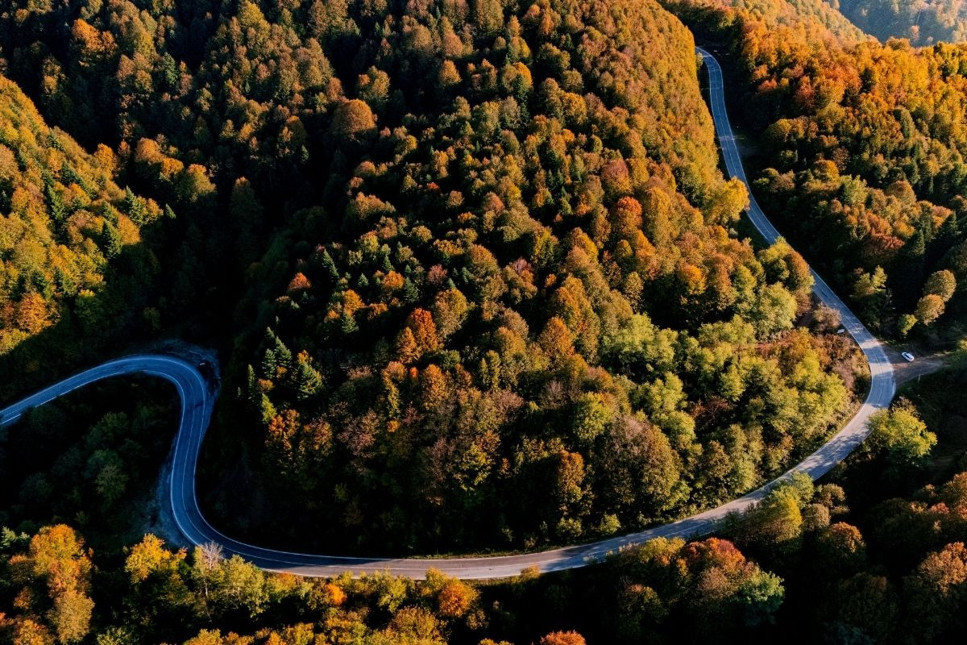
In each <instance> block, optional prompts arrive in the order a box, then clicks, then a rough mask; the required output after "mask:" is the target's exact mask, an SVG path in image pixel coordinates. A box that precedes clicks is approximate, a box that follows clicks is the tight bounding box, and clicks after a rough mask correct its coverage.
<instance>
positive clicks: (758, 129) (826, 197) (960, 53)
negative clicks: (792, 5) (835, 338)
mask: <svg viewBox="0 0 967 645" xmlns="http://www.w3.org/2000/svg"><path fill="white" fill-rule="evenodd" d="M669 4H670V5H672V4H673V6H674V7H675V9H676V11H678V12H679V13H680V15H682V16H684V17H685V19H686V21H687V22H689V23H690V24H694V25H695V26H696V28H698V29H700V30H702V31H703V33H707V34H709V35H710V37H711V35H712V33H714V34H715V36H714V37H715V38H720V39H725V40H726V41H728V42H729V43H730V48H731V51H732V52H733V56H734V58H733V60H734V67H733V71H734V73H735V76H734V78H736V80H740V81H741V84H742V85H744V86H745V87H747V88H749V89H748V91H747V92H746V94H745V95H744V96H743V97H742V99H741V101H742V103H743V105H744V107H745V108H746V109H745V110H743V112H742V115H743V116H744V117H745V123H746V125H747V126H748V127H749V128H750V129H751V131H752V132H754V133H756V136H757V138H758V140H760V141H761V146H760V148H759V150H758V152H759V153H760V163H761V165H762V166H763V167H764V171H763V172H762V173H761V175H760V178H759V179H758V180H757V182H756V190H757V191H759V192H760V194H761V201H762V202H763V205H764V206H765V207H766V209H767V210H768V211H769V212H771V213H775V214H776V216H777V217H778V218H779V219H780V221H782V222H783V226H782V227H781V228H783V229H784V230H786V231H788V232H789V234H790V237H791V238H792V239H794V241H795V243H796V246H797V248H799V249H800V250H802V252H803V253H804V254H805V255H806V256H807V257H809V258H811V259H813V261H815V262H816V263H817V264H818V265H819V266H820V267H822V268H823V269H824V271H825V272H826V273H827V274H828V275H829V276H830V277H832V278H833V279H834V281H835V282H836V283H838V284H839V285H840V287H841V289H842V290H843V291H844V292H846V293H849V294H852V298H853V302H854V303H855V304H856V306H857V307H858V309H859V312H860V313H861V315H862V316H863V317H864V318H865V320H866V321H867V322H868V323H869V324H871V325H872V327H873V328H874V329H876V330H878V331H879V332H880V333H883V334H887V335H896V336H900V337H902V336H906V335H908V334H911V333H912V334H914V335H919V336H921V337H924V336H929V335H930V332H931V330H932V329H934V328H936V327H938V326H939V327H941V328H943V329H946V330H948V331H950V330H954V332H953V333H954V334H956V333H957V332H956V329H959V328H960V327H959V326H960V321H961V320H962V318H963V311H964V310H963V307H964V304H963V298H962V297H961V296H960V295H958V294H959V293H960V290H959V289H958V283H960V284H962V283H963V282H964V280H967V273H965V265H964V261H963V259H964V257H965V248H967V247H965V246H964V232H963V231H962V226H961V225H960V224H959V223H958V222H959V221H960V220H962V219H963V217H964V210H965V204H967V203H965V202H964V198H963V194H964V193H965V190H967V166H965V163H964V153H965V152H967V138H965V130H964V124H965V123H967V114H965V107H964V106H965V105H967V101H965V98H967V84H965V82H964V77H963V72H964V70H965V69H967V65H965V63H967V51H965V50H964V49H963V48H961V47H955V46H952V45H938V46H936V47H933V48H929V49H923V50H915V49H912V48H910V47H909V46H908V45H906V44H904V43H901V42H894V43H891V44H889V45H881V44H879V43H877V42H874V41H861V42H854V41H851V40H844V39H842V38H838V37H836V36H835V35H834V34H832V33H831V32H828V31H826V33H825V36H824V37H821V36H822V31H823V29H822V28H821V27H819V26H818V25H817V23H816V22H815V21H814V20H811V19H809V18H806V17H803V18H802V21H801V23H802V24H801V25H800V26H786V25H783V24H780V23H778V22H776V21H769V20H766V19H763V18H761V17H760V16H759V13H758V12H750V11H748V10H745V9H735V8H731V6H729V3H720V2H713V1H711V0H686V1H685V2H675V3H669ZM816 33H819V34H820V36H816V35H810V34H816ZM945 312H946V315H945ZM938 319H939V320H938Z"/></svg>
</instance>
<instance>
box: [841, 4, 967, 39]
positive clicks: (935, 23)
mask: <svg viewBox="0 0 967 645" xmlns="http://www.w3.org/2000/svg"><path fill="white" fill-rule="evenodd" d="M826 2H828V3H829V4H830V6H832V7H834V8H836V9H838V10H839V11H840V12H842V13H843V15H845V16H846V17H847V18H849V19H850V20H851V21H852V22H853V24H855V25H856V26H857V27H859V28H860V29H862V30H863V31H865V32H866V33H868V34H872V35H873V36H876V37H877V38H879V39H880V40H881V41H883V42H886V41H887V40H889V39H890V38H907V39H909V41H910V44H912V45H915V46H922V45H934V44H936V43H940V42H953V43H961V42H964V41H965V40H967V4H965V3H964V2H963V0H916V1H915V2H898V1H897V0H826Z"/></svg>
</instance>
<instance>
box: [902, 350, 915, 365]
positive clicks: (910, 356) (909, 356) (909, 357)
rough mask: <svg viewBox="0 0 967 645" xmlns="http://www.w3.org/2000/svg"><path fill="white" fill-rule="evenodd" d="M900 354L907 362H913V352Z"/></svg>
mask: <svg viewBox="0 0 967 645" xmlns="http://www.w3.org/2000/svg"><path fill="white" fill-rule="evenodd" d="M900 356H902V357H903V358H905V359H906V361H907V362H908V363H912V362H913V354H911V353H910V352H903V353H902V354H900Z"/></svg>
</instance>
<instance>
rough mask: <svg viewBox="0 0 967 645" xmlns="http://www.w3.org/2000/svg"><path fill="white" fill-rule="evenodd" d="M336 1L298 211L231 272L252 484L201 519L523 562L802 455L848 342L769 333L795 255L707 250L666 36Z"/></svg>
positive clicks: (242, 482) (703, 119)
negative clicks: (318, 179) (332, 79)
mask: <svg viewBox="0 0 967 645" xmlns="http://www.w3.org/2000/svg"><path fill="white" fill-rule="evenodd" d="M488 6H489V5H488ZM361 9H362V7H361V6H356V5H350V9H349V12H350V15H351V16H352V17H353V21H354V22H357V23H359V25H360V31H359V33H360V34H361V35H360V36H359V38H360V41H359V47H358V49H359V51H360V53H358V54H356V55H355V57H354V59H353V61H352V64H353V65H354V66H355V69H356V70H358V72H359V75H358V77H357V80H356V81H355V88H354V90H353V91H352V92H350V93H349V94H348V96H347V97H345V98H338V99H335V100H334V101H333V103H332V104H331V105H330V106H329V108H328V109H329V110H330V114H331V119H330V120H329V121H328V124H327V126H326V128H325V131H324V132H323V133H322V134H321V135H320V136H321V137H322V138H323V140H324V141H326V142H328V143H329V146H330V147H331V148H333V149H334V150H335V153H334V155H333V158H332V161H331V165H330V166H329V174H328V175H327V184H326V186H327V188H326V191H325V195H326V196H327V197H328V199H327V200H326V201H325V202H324V204H325V205H324V206H322V207H312V208H308V209H304V210H300V211H297V212H296V213H295V215H294V217H293V223H292V225H290V226H288V227H287V229H286V231H285V232H284V233H283V234H282V235H281V236H280V238H279V239H278V241H277V243H276V244H274V245H273V248H272V249H270V251H269V253H268V254H267V256H266V257H265V259H264V260H263V261H261V262H260V263H259V264H258V265H257V266H256V267H254V268H253V274H254V275H255V276H256V279H255V288H254V289H253V290H252V291H251V292H250V300H249V302H250V303H252V306H251V308H250V309H249V310H248V311H251V312H253V313H254V312H256V311H258V315H259V320H260V321H263V322H264V325H265V326H264V328H263V329H261V330H259V331H258V334H257V335H254V336H252V337H251V340H247V341H246V342H248V343H251V345H250V346H251V347H252V349H253V350H254V351H252V352H251V354H249V358H247V359H245V363H246V364H247V365H245V366H244V367H242V370H240V372H241V374H239V376H240V377H241V378H240V379H239V381H238V386H239V392H240V395H241V396H240V400H239V403H240V404H242V405H245V406H246V410H247V415H248V417H247V419H256V420H258V419H260V420H261V424H260V425H258V426H257V427H254V428H252V430H251V433H252V435H251V436H253V437H254V440H253V441H252V443H251V444H250V448H249V451H248V455H249V456H248V461H247V463H248V465H249V466H251V467H252V469H253V470H254V471H255V472H254V473H252V472H246V471H245V470H244V469H237V468H236V469H235V471H234V472H236V473H238V479H235V480H230V481H227V482H226V486H225V493H223V494H222V496H221V498H222V499H224V500H225V505H224V506H222V505H215V506H213V508H215V509H216V512H218V510H219V509H221V510H222V512H225V517H226V518H228V517H231V518H233V520H234V521H238V518H240V517H242V518H245V519H246V521H247V522H250V527H249V531H250V532H251V534H252V535H254V536H255V537H254V538H253V539H259V540H262V541H274V542H275V543H286V544H292V543H297V544H301V545H304V546H316V545H319V544H330V545H335V546H336V547H337V548H342V549H360V550H369V551H371V550H372V549H375V548H377V547H378V548H380V549H387V548H389V549H390V550H394V551H397V552H400V551H402V552H406V551H410V550H426V549H458V548H459V549H466V548H468V547H475V548H483V547H494V546H502V547H515V548H516V547H520V546H527V547H533V546H537V545H540V544H547V543H553V542H564V541H571V540H575V539H582V538H585V537H591V536H596V535H607V534H611V533H614V532H616V531H618V530H627V529H631V528H635V527H641V526H644V525H646V524H648V523H650V522H653V521H655V520H658V519H660V518H663V517H668V516H672V515H676V514H679V513H681V512H683V511H684V510H686V509H688V508H694V507H696V506H705V505H708V504H712V503H715V502H717V501H720V500H723V499H726V498H728V497H729V496H730V495H732V494H733V493H734V492H736V491H740V490H747V489H749V488H751V487H752V486H754V485H755V484H756V483H758V482H760V481H762V480H763V479H764V478H765V477H768V476H771V475H773V474H777V473H778V472H779V471H780V470H781V469H783V468H784V467H785V466H786V465H787V464H788V463H789V462H790V459H791V458H793V457H794V456H795V455H799V454H802V453H803V452H804V451H805V450H807V449H808V447H809V446H812V445H815V442H816V441H818V440H819V439H820V438H821V437H822V436H824V434H825V433H826V431H827V430H828V428H829V427H830V424H831V422H833V421H834V420H835V419H836V418H837V415H838V414H839V413H840V412H841V411H842V410H843V409H844V408H845V406H846V405H847V404H848V402H849V399H850V392H849V386H851V385H852V384H853V380H854V376H855V375H854V367H853V363H852V361H853V357H852V354H851V350H850V348H849V346H848V345H847V344H846V343H845V342H843V341H842V339H837V338H835V337H833V336H830V337H827V338H820V337H817V336H813V335H810V334H809V333H807V332H806V331H804V330H799V329H793V328H794V325H795V322H796V320H797V316H798V315H799V314H801V313H803V312H807V311H808V310H809V295H808V293H809V287H810V277H809V275H808V273H807V272H806V270H805V265H804V264H803V262H802V260H801V258H800V257H799V256H798V255H797V254H796V253H794V252H793V251H792V250H791V249H790V248H789V247H788V246H785V245H778V246H776V247H775V248H772V249H767V250H762V251H760V252H755V251H754V250H753V249H752V248H751V246H750V245H749V244H748V243H747V242H743V241H740V240H738V239H736V238H735V237H734V236H733V235H731V234H730V233H729V228H730V227H731V226H733V225H734V223H735V221H736V219H737V217H738V215H739V212H740V209H741V208H742V207H743V205H744V203H745V195H744V191H743V189H742V188H741V186H739V185H737V184H735V183H726V182H723V181H722V179H721V177H720V175H719V174H718V171H717V170H716V169H715V165H716V153H715V148H714V146H713V145H712V130H711V124H710V122H709V118H708V115H707V111H706V108H705V106H704V104H703V102H702V99H701V95H700V93H699V88H698V85H697V82H696V68H695V57H694V54H693V49H692V48H693V43H692V39H691V37H690V36H689V35H688V33H687V32H686V31H685V30H684V29H683V28H682V26H681V25H680V24H679V23H678V22H677V21H676V20H674V19H673V18H671V17H670V16H669V15H668V14H667V13H665V12H664V11H662V10H661V9H660V8H659V7H658V6H657V5H655V4H652V3H649V2H645V3H640V2H609V3H592V4H590V5H582V4H578V3H550V4H535V5H531V6H526V7H524V6H522V7H520V8H519V9H516V8H513V7H508V8H507V9H506V10H504V9H500V7H498V6H497V5H494V6H493V7H491V9H492V12H491V13H488V14H486V17H487V20H488V21H489V22H482V21H483V18H484V14H483V13H481V11H482V9H480V8H479V7H478V8H477V9H473V10H470V11H463V10H462V9H460V8H459V7H450V8H445V10H444V11H443V12H442V14H441V15H440V16H437V15H435V12H433V11H430V10H428V9H426V8H421V7H417V6H415V5H413V6H409V7H407V8H405V9H387V11H386V12H385V13H383V14H381V15H380V18H379V20H378V21H377V24H382V25H384V27H382V28H380V29H376V30H373V29H369V28H364V27H363V26H362V25H367V24H372V22H371V21H372V20H373V18H372V16H370V15H369V14H368V13H365V12H362V11H361ZM357 12H358V13H357ZM397 24H400V25H404V26H403V27H402V29H401V30H399V29H395V28H391V26H393V25H397ZM451 29H452V30H453V32H454V33H455V34H460V36H459V37H456V36H454V37H450V36H449V35H448V34H449V33H450V30H451ZM371 33H378V34H381V37H379V38H381V39H382V40H385V42H387V43H390V42H392V43H393V45H392V46H389V47H385V46H377V43H376V41H375V40H371V39H370V36H369V35H368V34H371ZM421 34H422V35H421ZM434 34H440V36H439V37H436V36H434ZM458 41H459V45H458ZM418 43H419V48H418V49H414V47H416V46H417V44H418ZM416 52H419V53H420V55H419V56H417V57H414V54H415V53H416ZM337 56H338V50H334V53H333V61H334V63H333V64H334V68H336V69H339V68H340V67H341V66H342V63H341V62H339V58H337ZM414 61H422V62H420V63H415V62H414ZM348 85H349V84H348V83H344V87H348ZM272 284H275V285H277V286H276V287H275V288H272V289H270V288H268V285H272ZM266 300H269V301H270V302H271V304H269V303H268V302H266ZM256 303H262V304H260V305H259V306H258V307H256ZM823 324H831V323H830V322H829V321H826V322H825V323H824V322H823V321H822V320H821V321H819V322H817V325H818V327H817V328H822V325H823ZM239 358H240V359H241V358H242V357H241V355H239ZM240 362H241V360H240ZM844 380H845V382H844ZM235 418H236V419H239V416H238V415H236V417H235ZM240 423H244V420H240V421H238V422H235V423H232V422H226V427H238V425H239V424H240ZM237 454H238V453H230V456H229V459H227V460H226V463H231V462H234V461H235V460H236V456H235V455H237ZM256 455H257V456H256ZM241 456H242V457H243V458H244V457H245V455H244V454H243V455H241ZM253 490H258V491H262V496H260V497H258V498H256V499H257V503H256V504H252V502H251V494H252V493H251V491H253ZM306 500H310V501H309V502H308V503H307V502H306ZM287 534H288V535H287Z"/></svg>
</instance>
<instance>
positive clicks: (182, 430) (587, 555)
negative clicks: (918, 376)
mask: <svg viewBox="0 0 967 645" xmlns="http://www.w3.org/2000/svg"><path fill="white" fill-rule="evenodd" d="M698 52H699V54H701V56H702V57H703V58H704V60H705V64H706V66H707V68H708V72H709V79H710V94H711V108H712V116H713V118H714V121H715V127H716V131H717V133H718V137H719V142H720V144H721V147H722V151H723V155H724V159H725V167H726V170H727V171H728V174H729V175H730V176H731V177H737V178H739V179H740V180H742V182H744V183H745V184H746V185H747V186H748V181H747V179H746V176H745V170H744V169H743V167H742V161H741V159H740V158H739V152H738V149H737V148H736V146H735V137H734V135H733V133H732V127H731V125H730V124H729V119H728V115H727V114H726V110H725V95H724V93H723V92H724V87H723V81H722V70H721V68H720V67H719V64H718V62H717V61H716V60H715V58H713V57H712V55H711V54H709V53H708V52H706V51H704V50H702V49H699V50H698ZM750 194H751V191H750ZM748 215H749V219H750V220H751V221H752V223H753V224H754V225H755V227H756V228H757V229H758V230H759V232H760V233H761V234H762V235H763V237H764V238H765V239H766V240H767V241H769V242H774V241H776V240H777V239H778V238H779V233H778V231H776V229H775V227H773V226H772V224H771V223H770V222H769V220H768V219H766V216H765V214H764V213H763V212H762V209H761V208H759V205H758V204H757V203H756V201H755V198H754V197H752V198H751V205H750V206H749V210H748ZM813 278H814V279H815V281H816V283H815V287H814V290H815V293H816V295H817V296H818V298H819V299H820V300H821V301H822V302H823V303H825V304H826V305H827V306H828V307H831V308H833V309H835V310H836V311H838V312H839V314H840V316H841V318H842V324H843V326H844V327H845V328H846V330H847V331H848V332H849V333H850V335H852V337H853V338H854V339H855V340H856V342H857V343H859V346H860V348H861V349H862V351H863V353H864V354H865V356H866V359H867V360H868V361H869V364H870V371H871V374H872V383H871V387H870V392H869V395H868V396H867V398H866V401H865V402H864V403H863V405H862V407H861V408H860V409H859V411H858V412H857V413H856V415H855V416H854V417H853V418H852V419H851V420H850V421H849V423H847V424H846V426H845V427H844V428H843V429H842V430H840V431H839V432H838V433H837V434H836V435H835V436H834V437H833V438H832V439H830V441H829V442H828V443H826V444H825V445H823V446H822V447H821V448H820V449H819V450H817V451H816V452H815V453H813V454H812V455H810V456H809V457H808V458H807V459H806V460H805V461H803V462H802V463H800V464H798V465H797V466H795V467H794V468H792V469H791V470H790V471H789V472H787V473H786V474H784V475H783V476H782V477H779V478H778V479H776V480H774V481H772V482H770V483H769V484H767V485H765V486H763V487H762V488H759V489H757V490H755V491H753V492H751V493H749V494H747V495H745V496H743V497H741V498H739V499H736V500H733V501H731V502H729V503H728V504H724V505H723V506H720V507H718V508H715V509H712V510H709V511H705V512H704V513H699V514H698V515H694V516H692V517H689V518H686V519H683V520H679V521H677V522H672V523H670V524H666V525H664V526H659V527H656V528H653V529H649V530H647V531H642V532H640V533H633V534H631V535H625V536H623V537H616V538H612V539H609V540H602V541H600V542H595V543H592V544H585V545H580V546H573V547H568V548H563V549H554V550H551V551H542V552H540V553H527V554H522V555H509V556H494V557H475V558H447V559H425V558H404V559H385V558H350V557H338V556H329V555H312V554H303V553H288V552H284V551H276V550H273V549H265V548H261V547H257V546H253V545H250V544H245V543H243V542H239V541H238V540H234V539H232V538H230V537H227V536H225V535H223V534H222V533H220V532H219V531H218V530H216V529H215V528H214V527H212V525H211V524H209V523H208V521H207V520H206V519H205V517H204V516H203V515H202V513H201V510H200V509H199V506H198V499H197V496H196V491H195V471H196V470H197V466H198V455H199V453H200V451H201V445H202V441H203V439H204V437H205V431H206V430H207V429H208V424H209V421H210V419H211V415H212V406H213V404H214V394H213V392H212V391H211V390H210V389H209V386H208V384H207V382H206V380H205V378H204V377H203V376H202V374H201V373H200V372H199V371H198V369H197V367H196V366H195V365H193V364H191V363H189V362H186V361H184V360H181V359H179V358H173V357H167V356H154V355H143V356H129V357H126V358H121V359H117V360H113V361H109V362H107V363H104V364H103V365H99V366H97V367H94V368H92V369H89V370H87V371H86V372H82V373H80V374H77V375H75V376H72V377H70V378H68V379H66V380H64V381H61V382H60V383H57V384H55V385H52V386H50V387H48V388H47V389H45V390H42V391H41V392H38V393H37V394H34V395H32V396H30V397H28V398H26V399H24V400H22V401H20V402H18V403H15V404H14V405H12V406H10V407H8V408H5V409H3V410H0V427H3V426H5V425H8V424H10V423H13V422H15V421H16V420H17V419H19V418H20V417H21V416H22V415H23V413H24V412H26V411H27V410H29V409H30V408H34V407H37V406H40V405H43V404H45V403H47V402H49V401H51V400H53V399H55V398H57V397H60V396H63V395H65V394H67V393H69V392H72V391H74V390H76V389H78V388H81V387H84V386H85V385H88V384H90V383H93V382H95V381H100V380H103V379H106V378H111V377H117V376H123V375H129V374H147V375H150V376H157V377H159V378H162V379H165V380H167V381H170V382H171V383H172V384H174V386H175V388H176V389H177V390H178V395H179V397H180V398H181V423H180V425H179V428H178V434H177V435H176V439H175V448H174V454H173V457H172V465H171V478H170V491H171V494H170V498H171V511H172V513H173V516H174V519H175V522H176V523H177V525H178V528H179V530H180V531H181V533H182V534H183V536H184V538H185V540H186V541H187V542H190V543H192V544H206V543H211V542H214V543H217V544H219V545H221V547H222V549H223V552H224V553H225V554H226V555H230V554H238V555H240V556H242V557H243V558H245V559H246V560H249V561H251V562H253V563H254V564H256V565H258V566H259V567H261V568H263V569H267V570H271V571H285V572H289V573H294V574H298V575H305V576H334V575H338V574H340V573H343V572H345V571H352V572H354V573H356V574H360V573H365V572H373V571H388V572H390V573H392V574H396V575H402V576H408V577H412V578H422V577H423V576H424V574H425V572H426V570H427V569H428V568H429V567H434V568H436V569H439V570H441V571H443V572H445V573H447V574H449V575H452V576H456V577H458V578H463V579H485V578H505V577H509V576H515V575H517V574H519V573H520V572H521V571H522V570H524V569H527V568H529V567H537V568H538V569H539V570H540V571H542V572H546V571H559V570H562V569H573V568H577V567H582V566H585V565H586V564H589V563H591V562H595V561H598V560H601V559H602V558H604V557H605V556H606V555H607V554H608V553H611V552H614V551H617V550H618V549H620V548H622V547H625V546H629V545H635V544H641V543H643V542H647V541H648V540H651V539H653V538H656V537H681V538H691V537H697V536H701V535H706V534H708V533H711V532H712V531H713V530H714V529H715V527H716V525H717V524H718V522H720V521H721V520H722V519H724V518H725V517H726V516H727V515H728V514H729V513H734V512H740V511H744V510H746V509H748V508H749V507H750V506H752V505H754V504H755V503H756V502H758V501H760V500H761V499H762V498H763V497H764V496H765V495H766V493H768V491H769V490H771V489H772V488H773V487H774V486H775V485H776V484H778V483H779V482H781V481H783V480H785V479H787V478H788V477H789V476H791V475H792V474H793V473H806V474H807V475H809V476H810V477H812V478H814V479H815V478H818V477H820V476H822V475H824V474H825V473H827V472H828V471H829V470H830V469H831V468H832V467H833V466H835V465H836V464H838V463H839V462H841V461H842V460H843V459H845V458H846V456H847V455H849V454H850V452H852V451H853V449H855V448H856V447H857V446H858V445H859V444H860V443H862V442H863V440H864V439H865V438H866V436H867V435H868V434H869V431H868V429H867V420H868V419H869V417H870V415H871V414H873V412H875V411H876V410H877V409H880V408H885V407H887V406H888V405H889V404H890V401H891V400H892V399H893V395H894V393H895V390H896V386H895V382H894V379H893V369H892V367H891V365H890V361H889V359H888V358H887V355H886V353H885V352H884V351H883V347H882V346H881V345H880V343H879V341H877V340H876V338H874V337H873V335H872V334H871V333H870V332H869V331H868V330H867V329H866V327H864V326H863V323H861V322H860V321H859V319H858V318H857V317H856V316H855V315H853V312H851V311H850V310H849V309H848V308H847V307H846V305H845V304H843V301H842V300H840V299H839V298H838V297H836V294H834V293H833V291H832V290H831V289H830V288H829V286H828V285H827V284H826V283H825V282H824V281H823V279H822V278H820V277H819V276H818V275H816V273H815V272H814V273H813Z"/></svg>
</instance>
